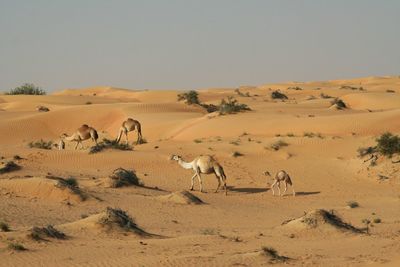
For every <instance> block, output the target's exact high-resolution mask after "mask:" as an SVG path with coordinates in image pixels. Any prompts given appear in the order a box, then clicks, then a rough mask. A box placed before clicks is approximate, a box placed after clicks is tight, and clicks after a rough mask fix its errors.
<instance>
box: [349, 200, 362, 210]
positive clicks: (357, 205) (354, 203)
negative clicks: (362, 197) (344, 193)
mask: <svg viewBox="0 0 400 267" xmlns="http://www.w3.org/2000/svg"><path fill="white" fill-rule="evenodd" d="M346 205H347V207H349V208H351V209H354V208H358V207H359V206H360V205H359V204H358V202H356V201H352V200H351V201H348V202H347V203H346Z"/></svg>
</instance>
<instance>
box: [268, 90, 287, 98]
mask: <svg viewBox="0 0 400 267" xmlns="http://www.w3.org/2000/svg"><path fill="white" fill-rule="evenodd" d="M271 98H272V99H288V97H287V96H286V95H285V94H283V93H281V92H279V91H278V90H276V91H273V92H272V93H271Z"/></svg>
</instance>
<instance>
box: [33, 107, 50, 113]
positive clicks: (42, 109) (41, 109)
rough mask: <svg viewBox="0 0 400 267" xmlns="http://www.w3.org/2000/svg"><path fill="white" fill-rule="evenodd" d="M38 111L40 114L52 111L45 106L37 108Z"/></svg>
mask: <svg viewBox="0 0 400 267" xmlns="http://www.w3.org/2000/svg"><path fill="white" fill-rule="evenodd" d="M36 110H37V111H39V112H49V111H50V109H49V108H48V107H45V106H37V107H36Z"/></svg>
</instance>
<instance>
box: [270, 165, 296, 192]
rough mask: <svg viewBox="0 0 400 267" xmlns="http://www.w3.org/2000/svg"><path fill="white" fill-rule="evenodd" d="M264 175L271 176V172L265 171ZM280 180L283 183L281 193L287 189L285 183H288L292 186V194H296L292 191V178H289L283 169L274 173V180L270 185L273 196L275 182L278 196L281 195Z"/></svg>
mask: <svg viewBox="0 0 400 267" xmlns="http://www.w3.org/2000/svg"><path fill="white" fill-rule="evenodd" d="M264 175H266V176H271V174H270V173H269V172H268V171H265V172H264ZM281 182H284V183H285V190H284V191H283V195H285V193H286V190H287V185H288V184H289V185H290V186H291V187H292V191H293V196H296V192H295V191H294V188H293V183H292V179H290V176H289V174H288V173H287V172H285V171H284V170H281V171H278V172H277V173H276V175H275V178H274V182H273V184H272V185H271V190H272V195H274V196H275V192H274V186H275V184H277V186H278V192H279V196H282V195H281V188H280V187H281Z"/></svg>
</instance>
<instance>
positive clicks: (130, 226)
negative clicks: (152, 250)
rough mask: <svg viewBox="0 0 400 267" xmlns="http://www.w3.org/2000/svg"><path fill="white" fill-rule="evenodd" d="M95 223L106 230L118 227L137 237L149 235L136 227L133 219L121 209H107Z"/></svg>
mask: <svg viewBox="0 0 400 267" xmlns="http://www.w3.org/2000/svg"><path fill="white" fill-rule="evenodd" d="M97 223H98V224H99V225H101V226H103V227H106V228H115V227H118V228H120V229H123V230H125V231H128V232H134V233H137V234H139V235H149V234H148V233H146V232H144V231H143V230H142V229H140V228H139V227H138V226H137V225H136V223H135V221H134V219H133V218H132V217H130V216H129V214H128V213H126V212H125V211H123V210H121V209H114V208H111V207H107V209H106V211H105V214H104V215H103V216H102V217H101V218H99V220H98V221H97Z"/></svg>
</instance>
